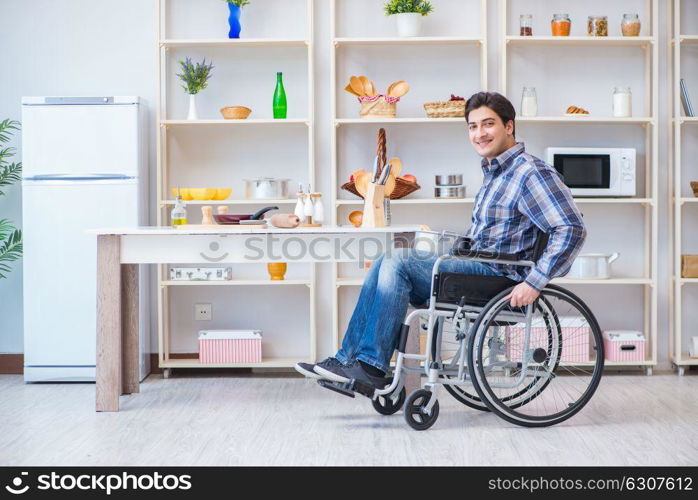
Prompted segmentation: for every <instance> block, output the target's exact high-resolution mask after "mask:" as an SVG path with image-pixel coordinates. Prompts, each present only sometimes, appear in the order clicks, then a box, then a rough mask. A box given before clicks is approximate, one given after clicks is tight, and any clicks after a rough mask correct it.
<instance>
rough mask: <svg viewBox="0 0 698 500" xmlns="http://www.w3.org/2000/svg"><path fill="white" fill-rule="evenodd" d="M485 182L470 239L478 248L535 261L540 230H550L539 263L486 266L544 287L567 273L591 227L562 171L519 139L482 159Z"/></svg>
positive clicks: (477, 200)
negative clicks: (586, 222) (566, 183)
mask: <svg viewBox="0 0 698 500" xmlns="http://www.w3.org/2000/svg"><path fill="white" fill-rule="evenodd" d="M482 170H483V172H484V174H485V178H484V182H483V184H482V187H481V188H480V191H479V192H478V193H477V196H476V197H475V206H474V207H473V220H472V226H471V227H470V229H469V230H468V233H467V237H469V238H471V239H472V240H473V244H472V248H473V249H474V250H489V251H496V252H502V253H508V254H515V255H517V256H519V257H520V258H521V260H532V257H533V247H534V245H535V240H536V236H537V229H540V230H542V231H544V232H546V233H548V234H549V240H548V245H547V247H546V249H545V252H544V253H543V255H542V256H541V257H540V258H539V259H538V262H537V263H536V267H535V268H534V269H533V270H532V271H531V270H530V268H529V267H522V266H512V265H505V264H489V263H488V264H486V265H487V266H489V267H490V268H492V269H493V270H494V271H495V272H497V273H499V274H502V275H505V276H507V277H509V278H511V279H514V280H516V281H525V282H526V283H528V284H529V285H531V286H532V287H533V288H535V289H536V290H541V289H542V288H543V287H545V285H546V284H547V283H548V281H550V280H551V279H552V278H555V277H557V276H564V275H565V274H567V272H568V271H569V269H570V266H571V265H572V261H573V260H574V258H575V257H576V256H577V254H578V253H579V250H581V248H582V244H583V243H584V239H585V238H586V228H585V227H584V222H583V221H582V216H581V214H580V213H579V210H578V209H577V206H576V205H575V203H574V200H573V199H572V193H571V192H570V189H569V188H568V187H567V186H566V185H565V184H564V183H563V181H562V178H561V176H560V174H558V172H557V171H556V170H555V169H554V168H553V167H551V166H550V165H547V164H546V163H545V162H543V161H542V160H540V159H539V158H536V157H535V156H532V155H530V154H528V153H526V152H525V149H524V144H523V143H522V142H520V143H517V144H516V145H514V146H513V147H511V148H509V149H507V150H506V151H504V152H503V153H502V154H500V155H499V156H497V157H496V158H494V159H493V160H492V162H488V161H487V159H485V158H483V160H482Z"/></svg>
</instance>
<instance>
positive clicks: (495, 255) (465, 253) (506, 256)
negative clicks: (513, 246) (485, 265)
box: [453, 248, 521, 262]
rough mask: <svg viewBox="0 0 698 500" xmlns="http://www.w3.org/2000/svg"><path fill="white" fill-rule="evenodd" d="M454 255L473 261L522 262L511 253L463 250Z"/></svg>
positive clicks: (455, 252)
mask: <svg viewBox="0 0 698 500" xmlns="http://www.w3.org/2000/svg"><path fill="white" fill-rule="evenodd" d="M453 255H455V256H457V257H470V258H473V259H486V260H506V261H511V262H519V261H520V260H521V259H520V258H519V256H518V255H514V254H511V253H500V252H489V251H486V250H470V249H461V248H456V249H454V250H453Z"/></svg>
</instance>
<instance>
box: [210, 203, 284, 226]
mask: <svg viewBox="0 0 698 500" xmlns="http://www.w3.org/2000/svg"><path fill="white" fill-rule="evenodd" d="M278 209H279V207H264V208H262V209H260V210H257V211H256V212H255V213H253V214H214V215H213V218H214V219H216V222H217V223H218V224H240V221H243V220H261V217H262V215H264V214H265V213H267V212H269V211H270V210H278Z"/></svg>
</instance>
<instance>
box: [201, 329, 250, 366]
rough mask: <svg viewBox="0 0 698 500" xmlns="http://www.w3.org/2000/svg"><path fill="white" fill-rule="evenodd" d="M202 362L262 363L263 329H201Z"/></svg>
mask: <svg viewBox="0 0 698 500" xmlns="http://www.w3.org/2000/svg"><path fill="white" fill-rule="evenodd" d="M199 362H201V363H261V362H262V332H261V330H201V331H200V332H199Z"/></svg>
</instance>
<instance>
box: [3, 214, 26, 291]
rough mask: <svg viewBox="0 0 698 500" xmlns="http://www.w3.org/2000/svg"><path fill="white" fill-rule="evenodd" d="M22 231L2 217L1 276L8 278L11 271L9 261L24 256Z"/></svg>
mask: <svg viewBox="0 0 698 500" xmlns="http://www.w3.org/2000/svg"><path fill="white" fill-rule="evenodd" d="M22 250H23V248H22V231H21V230H20V229H16V228H15V227H13V226H11V225H10V221H9V220H7V219H0V278H7V275H6V274H5V273H9V272H10V271H11V268H10V266H9V265H8V262H14V261H16V260H18V259H19V258H20V257H21V256H22Z"/></svg>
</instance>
